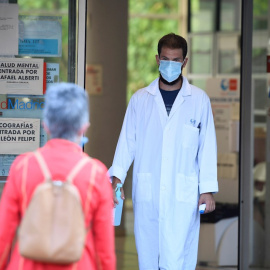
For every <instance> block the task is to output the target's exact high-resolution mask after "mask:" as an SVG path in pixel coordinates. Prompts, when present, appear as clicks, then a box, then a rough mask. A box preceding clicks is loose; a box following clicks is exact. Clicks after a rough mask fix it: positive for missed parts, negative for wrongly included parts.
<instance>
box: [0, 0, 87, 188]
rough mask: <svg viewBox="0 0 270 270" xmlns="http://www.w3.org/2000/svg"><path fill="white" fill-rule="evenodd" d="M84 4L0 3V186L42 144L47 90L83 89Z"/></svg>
mask: <svg viewBox="0 0 270 270" xmlns="http://www.w3.org/2000/svg"><path fill="white" fill-rule="evenodd" d="M85 11H86V1H85V0H77V1H72V0H54V1H50V0H49V1H48V0H41V1H29V0H17V1H16V0H15V1H14V0H9V1H8V0H0V35H1V40H0V104H1V107H0V188H1V190H2V188H3V185H4V183H5V181H6V179H7V176H8V173H9V169H10V165H11V164H12V162H13V160H14V159H15V158H16V156H17V155H19V154H21V153H23V152H28V151H33V150H35V149H37V148H38V147H41V146H43V145H44V144H45V143H46V142H47V140H48V138H47V135H46V133H45V131H44V129H43V127H42V124H41V122H42V119H41V118H42V108H43V106H44V94H45V92H46V89H48V87H50V85H52V84H53V83H57V82H74V83H77V84H79V85H80V86H82V87H84V67H85V55H84V54H85V49H84V48H85Z"/></svg>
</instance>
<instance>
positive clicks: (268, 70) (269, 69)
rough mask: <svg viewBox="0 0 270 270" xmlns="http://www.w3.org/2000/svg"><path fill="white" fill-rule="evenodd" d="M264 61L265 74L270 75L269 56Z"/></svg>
mask: <svg viewBox="0 0 270 270" xmlns="http://www.w3.org/2000/svg"><path fill="white" fill-rule="evenodd" d="M266 59H267V60H266V72H267V73H270V55H267V56H266Z"/></svg>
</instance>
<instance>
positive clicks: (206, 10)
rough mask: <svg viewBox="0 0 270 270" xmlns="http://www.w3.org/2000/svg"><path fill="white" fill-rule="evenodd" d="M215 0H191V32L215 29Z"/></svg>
mask: <svg viewBox="0 0 270 270" xmlns="http://www.w3.org/2000/svg"><path fill="white" fill-rule="evenodd" d="M215 10H216V1H213V0H191V19H190V20H191V21H190V26H191V32H192V33H196V32H207V31H214V30H215V16H216V15H215Z"/></svg>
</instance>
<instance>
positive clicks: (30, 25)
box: [19, 15, 62, 57]
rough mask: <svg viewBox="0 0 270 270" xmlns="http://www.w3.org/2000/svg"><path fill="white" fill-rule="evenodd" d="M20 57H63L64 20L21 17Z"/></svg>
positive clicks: (45, 17) (43, 17)
mask: <svg viewBox="0 0 270 270" xmlns="http://www.w3.org/2000/svg"><path fill="white" fill-rule="evenodd" d="M19 55H30V56H39V57H61V55H62V18H61V17H58V16H30V15H20V16H19Z"/></svg>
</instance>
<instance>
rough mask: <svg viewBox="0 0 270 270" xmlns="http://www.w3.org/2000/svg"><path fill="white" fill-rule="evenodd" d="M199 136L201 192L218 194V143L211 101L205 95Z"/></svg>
mask: <svg viewBox="0 0 270 270" xmlns="http://www.w3.org/2000/svg"><path fill="white" fill-rule="evenodd" d="M203 98H204V102H203V105H202V114H201V127H200V135H199V150H198V165H199V192H200V194H202V193H207V192H218V182H217V143H216V133H215V125H214V119H213V114H212V108H211V104H210V100H209V98H208V96H207V95H204V97H203Z"/></svg>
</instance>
